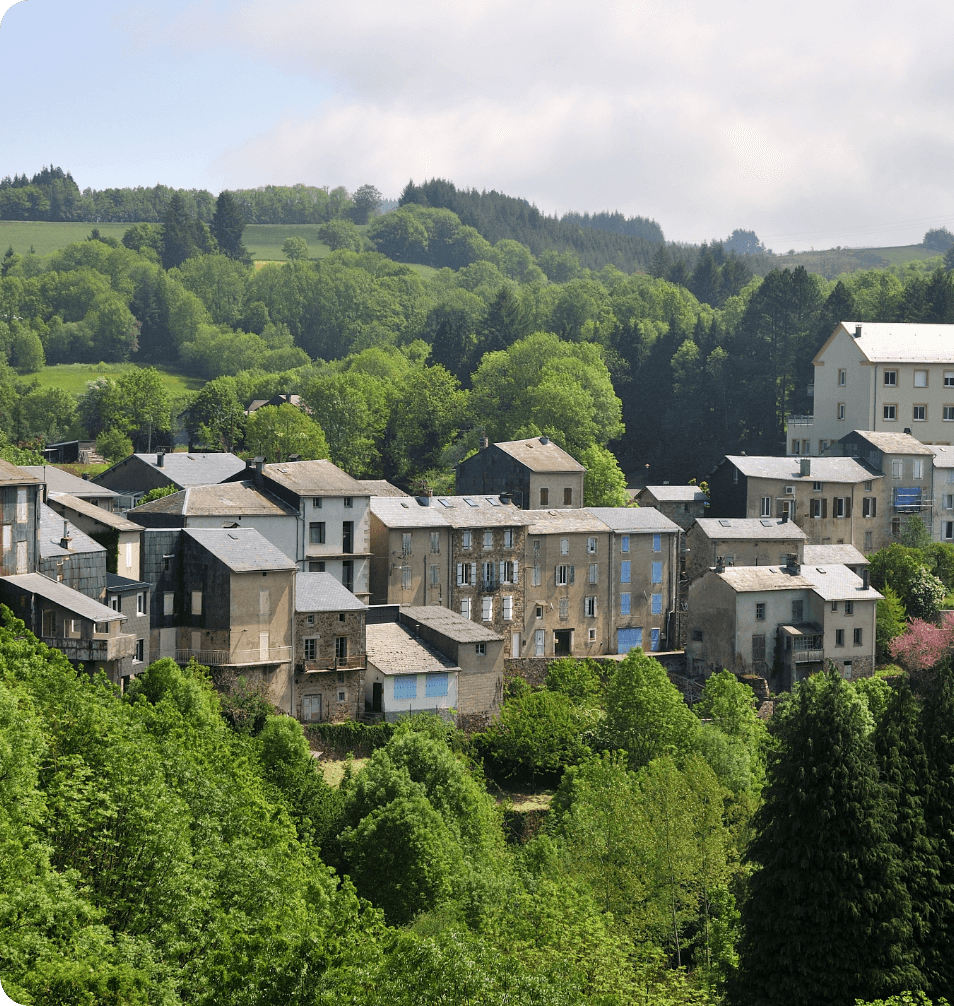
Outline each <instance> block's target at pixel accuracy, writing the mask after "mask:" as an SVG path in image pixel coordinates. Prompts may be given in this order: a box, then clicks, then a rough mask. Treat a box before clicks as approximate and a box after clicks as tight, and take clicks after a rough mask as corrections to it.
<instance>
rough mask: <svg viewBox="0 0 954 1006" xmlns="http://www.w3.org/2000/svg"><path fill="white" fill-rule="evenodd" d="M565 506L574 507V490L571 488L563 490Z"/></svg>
mask: <svg viewBox="0 0 954 1006" xmlns="http://www.w3.org/2000/svg"><path fill="white" fill-rule="evenodd" d="M563 505H564V506H573V490H572V489H571V488H570V487H569V486H567V487H566V488H565V489H564V490H563Z"/></svg>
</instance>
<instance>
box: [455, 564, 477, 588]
mask: <svg viewBox="0 0 954 1006" xmlns="http://www.w3.org/2000/svg"><path fill="white" fill-rule="evenodd" d="M476 579H477V563H476V562H459V563H457V586H458V587H471V586H473V584H474V581H475V580H476Z"/></svg>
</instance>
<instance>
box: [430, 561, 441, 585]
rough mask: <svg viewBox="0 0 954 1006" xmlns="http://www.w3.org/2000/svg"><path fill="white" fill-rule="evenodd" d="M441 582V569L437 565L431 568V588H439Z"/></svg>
mask: <svg viewBox="0 0 954 1006" xmlns="http://www.w3.org/2000/svg"><path fill="white" fill-rule="evenodd" d="M440 582H441V567H440V566H438V565H437V564H436V563H435V564H434V565H432V566H431V586H432V587H437V586H439V585H440Z"/></svg>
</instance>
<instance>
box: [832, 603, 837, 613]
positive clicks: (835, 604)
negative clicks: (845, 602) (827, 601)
mask: <svg viewBox="0 0 954 1006" xmlns="http://www.w3.org/2000/svg"><path fill="white" fill-rule="evenodd" d="M831 610H832V611H837V610H838V602H837V601H832V602H831Z"/></svg>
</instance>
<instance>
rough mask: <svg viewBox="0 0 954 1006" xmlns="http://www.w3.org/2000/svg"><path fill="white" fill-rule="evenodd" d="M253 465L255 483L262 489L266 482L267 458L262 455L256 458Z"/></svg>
mask: <svg viewBox="0 0 954 1006" xmlns="http://www.w3.org/2000/svg"><path fill="white" fill-rule="evenodd" d="M252 465H253V466H254V468H255V485H256V486H258V488H259V489H261V488H262V486H263V485H264V484H265V459H264V458H262V457H258V458H255V460H254V461H253V462H252Z"/></svg>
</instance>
